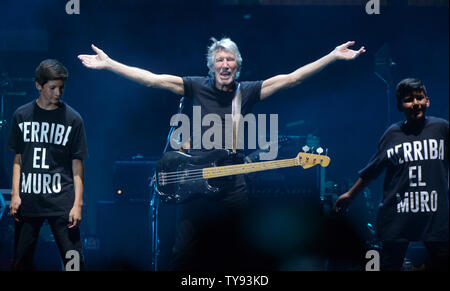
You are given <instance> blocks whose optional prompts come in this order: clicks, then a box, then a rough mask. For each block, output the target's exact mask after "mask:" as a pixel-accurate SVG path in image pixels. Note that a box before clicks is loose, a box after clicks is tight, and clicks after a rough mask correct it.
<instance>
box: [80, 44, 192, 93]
mask: <svg viewBox="0 0 450 291" xmlns="http://www.w3.org/2000/svg"><path fill="white" fill-rule="evenodd" d="M92 49H93V50H94V51H95V52H96V53H97V54H96V55H79V56H78V59H80V60H81V62H82V63H83V65H85V66H86V67H88V68H90V69H97V70H102V69H106V70H109V71H111V72H114V73H116V74H118V75H121V76H122V77H125V78H127V79H130V80H131V81H134V82H137V83H140V84H142V85H145V86H147V87H155V88H160V89H166V90H169V91H172V92H173V93H175V94H178V95H184V84H183V79H182V78H180V77H177V76H173V75H163V74H160V75H158V74H154V73H152V72H150V71H147V70H143V69H140V68H136V67H130V66H127V65H124V64H121V63H119V62H117V61H115V60H113V59H111V58H110V57H109V56H108V55H107V54H106V53H105V52H103V51H102V50H101V49H99V48H98V47H96V46H94V45H92Z"/></svg>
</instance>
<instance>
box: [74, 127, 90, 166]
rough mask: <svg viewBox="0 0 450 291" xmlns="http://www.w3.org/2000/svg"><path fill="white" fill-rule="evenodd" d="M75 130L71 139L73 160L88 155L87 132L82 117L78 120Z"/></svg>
mask: <svg viewBox="0 0 450 291" xmlns="http://www.w3.org/2000/svg"><path fill="white" fill-rule="evenodd" d="M73 130H74V132H73V135H72V138H71V141H70V153H71V158H72V160H74V159H78V160H82V159H84V158H87V157H88V151H87V143H86V132H85V131H84V124H83V120H82V119H81V120H79V121H77V124H76V126H75V128H74V129H73Z"/></svg>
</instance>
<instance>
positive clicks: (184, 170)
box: [156, 149, 242, 203]
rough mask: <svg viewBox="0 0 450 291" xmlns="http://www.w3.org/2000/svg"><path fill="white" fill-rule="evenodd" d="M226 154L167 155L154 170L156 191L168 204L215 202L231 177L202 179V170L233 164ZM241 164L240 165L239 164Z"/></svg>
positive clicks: (229, 182)
mask: <svg viewBox="0 0 450 291" xmlns="http://www.w3.org/2000/svg"><path fill="white" fill-rule="evenodd" d="M234 156H235V155H234V154H233V153H231V152H230V151H228V150H221V149H218V150H212V151H209V152H205V153H203V154H201V155H199V156H191V155H189V154H186V153H183V152H177V151H171V152H167V153H166V154H164V155H163V157H162V158H161V160H159V162H158V164H157V166H156V171H157V175H156V183H157V191H158V193H159V194H160V198H161V199H162V200H163V201H164V202H168V203H183V202H186V201H189V200H192V199H194V198H197V197H199V196H200V197H206V198H211V199H214V198H217V197H219V196H220V195H221V194H223V192H224V191H225V190H226V189H228V188H229V187H231V186H232V183H231V181H232V177H221V178H214V179H204V178H203V177H202V169H203V168H209V167H217V166H222V165H224V164H226V163H227V161H230V160H233V159H234V160H237V158H235V157H234ZM241 162H242V161H241Z"/></svg>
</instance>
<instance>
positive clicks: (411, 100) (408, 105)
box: [402, 91, 430, 121]
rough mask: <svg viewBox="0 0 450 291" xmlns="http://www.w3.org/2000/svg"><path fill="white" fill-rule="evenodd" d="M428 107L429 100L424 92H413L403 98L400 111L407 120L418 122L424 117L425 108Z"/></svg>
mask: <svg viewBox="0 0 450 291" xmlns="http://www.w3.org/2000/svg"><path fill="white" fill-rule="evenodd" d="M429 106H430V99H428V97H427V96H426V95H425V92H424V91H413V92H412V93H411V94H409V95H407V96H405V97H404V98H403V102H402V111H403V113H404V114H405V117H406V119H407V120H411V121H414V120H419V119H422V118H423V117H425V112H426V109H427V107H429Z"/></svg>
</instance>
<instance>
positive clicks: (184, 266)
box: [171, 184, 248, 271]
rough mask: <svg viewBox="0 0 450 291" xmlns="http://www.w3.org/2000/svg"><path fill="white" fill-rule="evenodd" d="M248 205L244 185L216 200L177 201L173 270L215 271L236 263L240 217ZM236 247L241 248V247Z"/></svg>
mask: <svg viewBox="0 0 450 291" xmlns="http://www.w3.org/2000/svg"><path fill="white" fill-rule="evenodd" d="M247 207H248V198H247V192H246V188H245V184H243V185H241V187H237V188H236V189H234V190H233V191H231V192H229V193H227V194H226V195H225V196H224V197H223V198H221V199H219V200H210V199H207V198H198V199H195V200H193V201H190V202H187V203H185V204H180V205H179V208H178V211H177V230H176V237H175V242H174V246H173V248H172V252H173V257H172V262H171V265H172V269H173V270H177V271H179V270H217V269H218V268H219V269H220V268H224V269H228V268H230V266H231V265H233V266H235V264H236V260H235V257H236V255H237V253H238V252H237V250H236V246H235V244H236V243H237V241H238V240H239V235H240V234H239V233H237V232H238V229H239V222H240V217H241V215H242V214H243V212H245V209H247ZM239 246H240V249H239V250H240V251H242V248H243V247H244V246H243V245H242V244H239ZM235 268H236V266H235Z"/></svg>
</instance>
